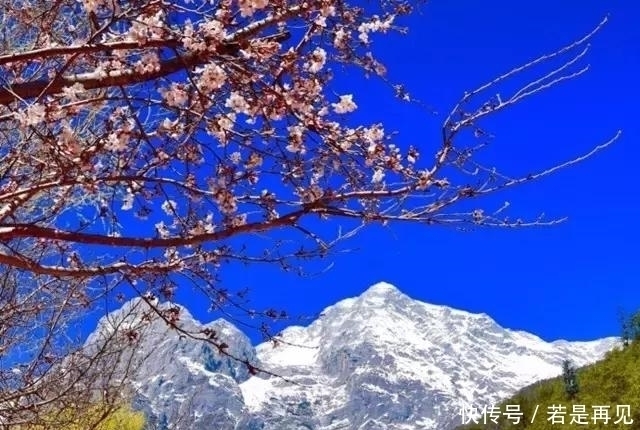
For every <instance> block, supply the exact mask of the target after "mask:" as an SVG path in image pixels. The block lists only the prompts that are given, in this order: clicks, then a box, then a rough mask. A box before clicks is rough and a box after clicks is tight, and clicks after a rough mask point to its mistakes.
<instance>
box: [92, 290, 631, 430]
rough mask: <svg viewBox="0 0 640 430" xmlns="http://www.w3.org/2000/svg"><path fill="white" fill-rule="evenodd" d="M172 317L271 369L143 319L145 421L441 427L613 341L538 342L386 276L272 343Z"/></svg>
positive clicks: (586, 359)
mask: <svg viewBox="0 0 640 430" xmlns="http://www.w3.org/2000/svg"><path fill="white" fill-rule="evenodd" d="M131 303H134V304H135V306H140V307H141V308H143V307H144V306H145V305H144V303H142V302H141V301H139V300H138V301H135V302H131ZM131 303H130V304H128V306H129V308H128V309H131V306H133V305H132V304H131ZM163 306H167V305H163ZM125 308H127V307H126V306H125ZM118 312H121V311H118ZM180 324H181V327H185V328H186V329H187V330H192V331H194V332H195V331H198V330H200V331H202V330H203V329H204V328H209V329H211V330H215V331H216V333H218V334H219V337H220V338H221V339H224V341H225V342H226V343H227V344H229V351H230V352H231V353H233V354H234V355H235V356H237V357H242V358H243V359H246V360H247V361H249V362H251V363H254V364H255V365H257V366H258V367H260V368H262V369H267V370H269V371H271V372H273V373H275V374H277V375H280V376H282V377H275V376H268V375H265V374H263V373H259V374H258V375H253V376H252V375H251V374H250V373H249V372H247V370H246V366H244V365H243V364H239V363H237V362H234V361H233V360H230V359H229V358H227V357H224V356H221V355H220V354H219V353H217V352H216V351H215V350H214V349H212V348H211V347H209V346H207V345H205V344H203V343H202V342H201V341H195V340H192V339H190V338H188V337H185V336H180V335H179V333H176V330H174V329H168V328H167V327H166V324H165V323H164V322H161V321H153V322H151V323H148V324H147V329H146V332H144V333H143V334H142V336H141V338H140V339H141V342H142V344H141V348H140V350H139V354H140V355H141V356H145V355H147V354H148V355H149V359H148V360H147V362H146V364H145V365H144V366H141V368H140V371H138V372H137V374H136V377H135V385H136V387H137V389H138V393H139V395H138V399H137V404H138V406H139V407H140V408H142V409H143V410H145V411H146V412H147V413H148V414H149V416H150V421H151V422H152V423H154V424H155V428H158V427H160V428H162V426H165V425H166V426H165V428H169V429H194V430H200V429H202V430H204V429H207V430H208V429H216V430H226V429H229V430H255V429H263V430H289V429H291V430H293V429H295V430H298V429H314V430H337V429H354V430H356V429H358V430H404V429H407V430H408V429H449V428H452V427H455V426H456V425H459V424H460V420H461V415H460V411H461V407H464V406H479V407H482V406H487V405H490V404H492V403H494V402H497V401H499V400H501V399H504V398H506V397H508V396H509V395H511V394H513V393H514V392H515V391H517V390H518V389H520V388H522V387H524V386H527V385H529V384H531V383H533V382H535V381H537V380H540V379H545V378H550V377H553V376H557V375H558V374H560V373H561V364H562V361H563V360H565V359H569V360H571V361H572V362H573V363H574V364H575V365H577V366H582V365H586V364H589V363H592V362H595V361H597V360H599V359H601V358H602V357H603V356H604V354H605V353H606V352H607V351H609V350H611V349H612V348H613V347H614V346H615V345H616V344H617V343H618V342H619V340H618V339H617V338H605V339H600V340H595V341H591V342H567V341H556V342H551V343H549V342H545V341H543V340H542V339H540V338H538V337H537V336H534V335H532V334H529V333H526V332H522V331H513V330H509V329H505V328H502V327H500V326H499V325H498V324H496V322H495V321H493V320H492V319H491V318H490V317H489V316H487V315H485V314H471V313H468V312H465V311H461V310H456V309H452V308H449V307H446V306H437V305H431V304H427V303H422V302H419V301H417V300H413V299H411V298H410V297H408V296H406V295H404V294H403V293H401V292H400V291H399V290H398V289H397V288H395V287H394V286H392V285H390V284H387V283H379V284H376V285H374V286H372V287H371V288H369V289H368V290H367V291H366V292H365V293H363V294H362V295H361V296H359V297H356V298H351V299H346V300H342V301H340V302H339V303H337V304H335V305H333V306H330V307H329V308H327V309H326V310H325V311H324V312H323V317H322V318H320V319H318V320H316V321H315V322H313V323H312V324H311V325H309V326H308V327H289V328H287V329H286V330H285V331H284V332H283V334H282V341H283V342H281V343H280V344H279V345H278V346H277V347H274V346H273V344H272V343H265V344H262V345H258V346H257V347H255V348H254V347H253V346H252V345H251V344H250V341H249V339H248V338H247V337H246V336H245V335H244V334H242V333H241V332H240V331H239V330H238V329H237V328H235V327H234V326H232V325H231V324H229V323H227V322H225V321H222V320H218V321H215V322H213V323H210V324H207V325H200V323H198V322H197V321H195V320H194V319H193V318H192V317H191V316H190V315H189V314H188V313H187V312H186V310H184V309H183V310H182V312H181V317H180ZM102 325H104V321H103V322H102V323H101V326H102Z"/></svg>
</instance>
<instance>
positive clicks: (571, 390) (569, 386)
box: [562, 360, 579, 400]
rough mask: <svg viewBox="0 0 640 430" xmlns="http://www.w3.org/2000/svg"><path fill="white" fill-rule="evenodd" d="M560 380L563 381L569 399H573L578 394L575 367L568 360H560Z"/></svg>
mask: <svg viewBox="0 0 640 430" xmlns="http://www.w3.org/2000/svg"><path fill="white" fill-rule="evenodd" d="M562 380H563V381H564V391H565V393H566V395H567V397H568V398H569V400H573V399H575V397H576V395H577V394H578V391H579V389H578V378H577V376H576V369H575V367H573V365H572V364H571V362H570V361H569V360H564V361H563V362H562Z"/></svg>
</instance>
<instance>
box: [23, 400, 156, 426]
mask: <svg viewBox="0 0 640 430" xmlns="http://www.w3.org/2000/svg"><path fill="white" fill-rule="evenodd" d="M144 424H145V420H144V414H143V413H141V412H137V411H134V410H133V409H131V408H130V407H128V406H120V407H115V408H114V407H112V406H111V407H108V406H104V405H96V406H94V407H92V408H90V409H89V410H88V411H84V412H79V411H77V410H75V409H72V408H69V409H65V410H63V411H59V412H57V413H54V414H51V415H50V416H48V417H46V418H45V419H43V420H42V422H41V423H38V424H34V425H29V426H24V427H20V430H58V429H60V430H62V429H65V430H143V428H144Z"/></svg>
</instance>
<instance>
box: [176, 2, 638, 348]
mask: <svg viewBox="0 0 640 430" xmlns="http://www.w3.org/2000/svg"><path fill="white" fill-rule="evenodd" d="M639 11H640V5H637V4H636V2H622V1H614V2H604V1H591V2H578V1H576V0H571V1H563V2H557V1H552V0H539V1H537V2H526V3H524V2H517V3H515V2H506V1H497V0H483V1H477V0H460V1H445V0H433V1H432V2H429V3H428V4H426V5H424V6H422V7H421V10H420V11H419V12H418V13H417V14H415V15H414V16H412V17H411V18H409V19H405V21H403V22H402V23H403V24H405V25H407V26H408V27H409V34H408V35H406V36H404V37H398V36H392V37H390V38H381V39H380V38H379V39H378V40H376V42H377V45H376V46H377V48H378V53H379V55H380V57H381V58H382V59H383V60H384V61H385V63H386V65H387V67H388V69H389V77H390V79H391V80H393V81H401V82H404V83H405V84H406V86H407V88H408V89H409V90H410V91H411V93H412V94H413V95H414V96H415V97H417V98H418V99H420V100H422V101H423V102H424V103H426V104H428V105H429V106H431V107H432V108H433V111H435V112H437V113H435V112H433V111H429V110H425V109H421V108H419V107H417V106H407V105H400V104H397V103H393V102H391V103H390V101H391V97H390V94H389V90H388V88H386V87H385V86H383V85H380V84H379V83H376V82H375V81H364V80H362V79H360V78H357V77H356V76H355V74H354V75H353V76H350V75H344V76H342V77H340V78H339V79H338V81H337V82H336V85H337V86H339V87H341V88H342V89H344V90H347V89H348V90H349V91H350V92H353V93H354V100H355V101H356V103H357V104H358V106H359V110H358V114H357V118H358V119H361V120H362V121H365V122H378V121H382V122H384V123H385V128H386V129H387V130H396V131H398V132H399V133H400V134H399V139H400V141H401V142H406V143H413V144H416V145H418V146H419V147H420V149H421V153H422V154H423V156H424V157H425V158H426V157H431V154H432V153H434V152H435V150H437V149H434V148H437V145H438V143H439V141H438V139H439V136H440V125H441V123H442V121H443V119H444V115H446V113H447V112H448V110H449V109H450V108H451V107H452V106H453V104H454V103H455V102H456V100H457V99H458V98H459V97H460V96H461V95H462V93H463V92H464V91H466V90H472V89H473V88H475V87H477V86H479V85H480V84H483V83H485V81H487V80H489V79H491V78H493V77H495V76H497V75H498V74H500V73H503V72H505V71H508V70H509V69H511V68H513V67H515V66H518V65H520V64H521V63H523V62H526V61H527V60H529V59H531V58H533V57H537V56H539V55H541V54H543V53H545V52H549V51H552V50H554V49H555V48H559V47H561V46H562V45H564V44H566V43H569V42H571V41H573V40H575V39H577V38H579V37H581V36H582V35H584V34H585V33H587V32H588V31H590V30H591V29H592V28H593V27H594V26H595V25H596V24H597V23H598V22H599V21H600V20H601V19H602V18H603V17H604V16H605V15H606V14H607V13H608V14H609V15H610V20H609V23H608V24H607V26H606V27H605V28H604V29H603V31H602V32H601V33H600V34H599V35H597V37H596V38H595V39H594V40H593V43H592V47H591V52H590V54H589V55H588V57H587V58H586V60H585V62H584V64H586V63H589V64H591V69H590V71H589V72H588V73H587V74H586V75H583V76H582V77H580V78H578V79H576V80H572V81H569V82H565V83H563V84H561V85H559V86H557V87H554V88H552V89H550V90H548V91H545V92H543V93H541V94H539V95H538V96H537V97H535V98H533V99H528V100H526V101H524V102H523V103H521V104H520V105H518V106H517V107H515V108H513V109H512V110H511V111H509V112H504V113H503V114H502V115H499V116H497V117H495V118H494V119H493V120H490V121H489V122H487V123H486V124H485V128H487V129H488V130H489V131H490V132H491V133H493V134H494V135H495V136H496V137H495V139H494V140H493V143H492V144H491V146H490V147H489V148H488V149H487V151H486V157H487V159H488V160H490V161H491V163H492V164H494V165H496V166H500V167H502V168H503V169H504V171H505V172H507V173H512V174H516V173H528V172H530V171H533V170H535V169H539V168H544V167H549V166H551V165H552V164H553V163H555V162H561V161H565V160H567V159H569V158H571V157H572V156H575V155H580V154H582V153H584V152H587V151H589V150H590V149H591V148H592V147H593V146H595V145H597V144H600V143H603V142H604V141H606V140H607V139H609V138H610V137H611V136H612V135H614V134H615V132H616V131H617V130H618V129H622V130H623V135H622V138H621V139H620V140H619V141H618V143H617V144H616V145H615V146H613V147H611V148H609V149H608V150H607V151H605V152H602V153H600V154H599V155H597V156H596V157H595V158H592V159H590V160H587V161H586V162H584V163H582V164H580V165H578V166H575V167H573V168H570V169H568V170H565V171H561V172H559V173H557V174H555V175H553V176H551V177H547V178H546V179H543V180H542V181H540V182H536V183H532V184H527V185H524V186H521V187H519V188H517V189H514V190H511V191H509V192H506V193H503V194H501V195H499V196H497V197H496V198H493V199H487V200H485V201H478V202H477V205H478V207H485V208H487V209H488V210H491V209H496V208H497V207H499V206H500V204H501V203H502V202H504V201H505V200H508V201H509V202H510V203H511V208H510V211H511V212H510V215H511V216H513V217H518V216H523V217H526V216H529V217H535V216H537V215H538V214H539V213H541V212H544V213H545V214H546V215H547V216H548V217H563V216H568V217H569V220H568V221H567V222H566V223H564V224H561V225H559V226H555V227H545V228H535V229H521V230H497V229H484V230H477V231H472V232H461V231H457V230H453V229H445V228H442V227H429V226H422V225H409V224H405V225H391V226H388V227H381V226H372V227H370V228H368V229H366V230H364V231H363V232H362V233H361V234H360V235H359V236H357V237H356V238H354V239H352V240H351V242H349V243H348V246H349V247H351V248H357V250H355V251H353V252H351V253H344V254H339V255H334V256H332V257H331V258H330V259H328V260H326V261H322V262H319V264H320V265H318V264H314V265H313V266H312V268H317V267H325V266H328V265H329V264H332V266H331V268H330V269H329V270H327V271H326V272H324V273H322V274H321V275H318V276H313V277H298V276H296V275H295V274H293V273H283V272H281V271H280V270H279V269H278V268H277V267H266V266H265V267H261V266H249V267H231V268H228V270H226V271H225V272H224V273H223V279H224V281H225V284H226V286H228V287H229V288H230V289H231V290H235V289H241V288H245V287H247V288H249V289H250V296H249V297H250V306H251V307H254V308H256V309H264V308H266V307H274V308H277V309H285V310H286V311H287V312H289V313H290V314H291V315H292V316H294V317H297V316H302V317H303V316H309V317H313V315H315V314H317V313H319V312H321V311H322V309H323V308H325V307H326V306H329V305H331V304H333V303H335V302H336V301H338V300H340V299H343V298H346V297H352V296H355V295H358V294H360V293H362V292H363V291H364V290H366V289H367V288H368V287H369V286H370V285H372V284H374V283H376V282H378V281H387V282H390V283H393V284H395V285H396V286H397V287H398V288H400V289H401V290H402V291H404V292H405V293H406V294H408V295H410V296H412V297H414V298H416V299H419V300H422V301H425V302H430V303H434V304H443V305H448V306H451V307H455V308H459V309H464V310H468V311H472V312H484V313H487V314H489V315H490V316H491V317H493V318H494V319H495V320H496V321H497V322H498V323H499V324H501V325H503V326H506V327H509V328H514V329H522V330H527V331H530V332H532V333H535V334H537V335H539V336H540V337H542V338H543V339H546V340H554V339H558V338H565V339H569V340H588V339H593V338H598V337H603V336H609V335H618V334H619V324H618V321H617V312H618V310H619V309H620V308H623V309H625V310H627V311H631V310H634V309H638V308H640V291H639V288H640V264H638V261H637V260H638V257H639V253H638V250H637V246H638V239H640V227H639V224H638V222H637V220H638V219H640V193H639V192H638V191H637V183H638V179H637V176H636V175H634V173H635V172H636V168H637V163H636V160H637V159H638V156H639V155H640V151H639V150H638V147H637V142H638V137H639V130H638V125H637V124H638V123H639V122H638V121H637V119H636V118H635V116H637V113H636V111H635V109H634V106H635V103H633V102H634V101H635V100H636V99H637V98H638V97H639V96H640V94H639V90H638V88H640V86H639V85H638V84H637V81H636V80H634V79H633V76H636V75H638V69H639V68H638V61H639V60H638V50H639V48H638V41H640V37H639V36H640V31H639V30H638V25H637V22H638V18H639V17H640V15H639V14H638V12H639ZM520 82H521V81H520ZM482 203H486V204H482ZM330 227H331V228H334V229H335V228H337V225H336V224H335V223H334V224H332V225H330ZM199 299H200V296H198V295H197V294H194V293H193V292H192V291H191V290H190V289H189V288H185V289H183V290H181V291H180V292H179V294H178V301H180V302H181V303H183V304H186V305H187V306H188V307H189V308H190V309H191V310H192V311H193V313H194V314H195V315H196V316H197V317H198V318H199V319H201V320H205V321H206V320H211V319H212V318H213V317H214V316H213V315H207V314H206V312H205V309H206V307H205V306H204V305H203V304H202V303H201V302H200V301H199ZM308 321H309V319H304V318H303V319H302V320H298V319H296V318H293V319H292V320H291V321H290V322H289V323H291V324H293V323H300V322H303V323H304V322H308ZM248 334H249V335H251V337H252V338H253V339H254V340H258V339H259V338H260V336H259V334H258V333H257V332H251V331H249V332H248Z"/></svg>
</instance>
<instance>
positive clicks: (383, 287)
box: [361, 281, 404, 297]
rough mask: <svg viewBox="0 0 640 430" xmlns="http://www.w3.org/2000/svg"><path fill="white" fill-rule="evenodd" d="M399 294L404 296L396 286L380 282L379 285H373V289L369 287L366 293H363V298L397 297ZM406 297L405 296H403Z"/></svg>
mask: <svg viewBox="0 0 640 430" xmlns="http://www.w3.org/2000/svg"><path fill="white" fill-rule="evenodd" d="M399 294H402V292H401V291H400V290H399V289H398V288H396V286H395V285H392V284H390V283H388V282H384V281H383V282H378V283H377V284H373V285H372V286H371V287H369V288H368V289H367V290H366V291H365V292H364V293H362V295H361V297H362V296H365V297H366V296H390V297H391V296H397V295H399ZM402 295H404V294H402Z"/></svg>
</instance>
